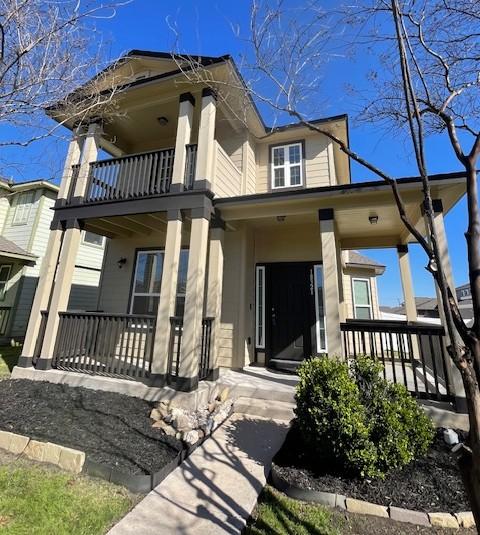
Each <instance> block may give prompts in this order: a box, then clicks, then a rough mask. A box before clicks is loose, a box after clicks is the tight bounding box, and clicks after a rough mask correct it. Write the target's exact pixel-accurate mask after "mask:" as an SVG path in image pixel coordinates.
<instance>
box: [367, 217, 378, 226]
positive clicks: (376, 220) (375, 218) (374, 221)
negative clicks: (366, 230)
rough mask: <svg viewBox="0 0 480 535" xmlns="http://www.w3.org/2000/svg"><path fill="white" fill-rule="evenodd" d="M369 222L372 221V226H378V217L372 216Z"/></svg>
mask: <svg viewBox="0 0 480 535" xmlns="http://www.w3.org/2000/svg"><path fill="white" fill-rule="evenodd" d="M368 220H369V221H370V225H376V224H377V223H378V215H371V216H370V217H369V218H368Z"/></svg>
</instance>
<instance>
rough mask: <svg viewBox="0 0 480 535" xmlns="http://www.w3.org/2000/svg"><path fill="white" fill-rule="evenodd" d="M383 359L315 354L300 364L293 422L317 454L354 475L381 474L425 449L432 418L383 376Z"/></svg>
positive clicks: (311, 449)
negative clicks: (349, 359) (342, 359)
mask: <svg viewBox="0 0 480 535" xmlns="http://www.w3.org/2000/svg"><path fill="white" fill-rule="evenodd" d="M381 372H382V366H381V364H380V363H379V362H378V361H376V360H375V359H373V358H371V357H358V358H357V359H356V360H355V361H354V362H353V363H352V365H351V368H350V369H349V367H348V365H347V364H345V363H343V362H340V361H338V360H334V359H328V358H315V359H312V360H308V361H305V362H304V363H303V364H302V366H301V367H300V369H299V376H300V381H299V384H298V386H297V393H296V401H297V407H296V409H295V412H296V416H297V425H298V427H299V429H300V432H301V434H302V437H303V439H304V441H305V443H306V445H307V446H308V447H309V450H310V454H312V455H314V456H315V458H323V461H324V462H328V463H330V464H331V465H336V466H337V467H339V468H341V469H342V470H343V471H344V472H346V473H348V474H351V475H357V476H361V477H364V476H370V477H384V476H385V474H386V473H387V472H388V471H389V470H391V469H393V468H399V467H401V466H404V465H406V464H408V463H409V462H411V461H412V460H413V459H415V458H416V457H418V456H420V455H423V454H425V453H426V451H427V449H428V447H429V445H430V444H431V442H432V440H433V435H434V429H433V425H432V424H431V422H430V420H429V419H428V417H427V416H426V414H425V413H424V412H423V411H422V409H421V408H420V407H419V406H418V405H417V403H416V401H415V400H414V399H413V398H412V397H411V396H410V394H409V393H408V391H407V390H406V389H405V388H404V387H403V386H401V385H395V384H392V383H389V382H387V381H385V380H384V379H383V378H382V377H381Z"/></svg>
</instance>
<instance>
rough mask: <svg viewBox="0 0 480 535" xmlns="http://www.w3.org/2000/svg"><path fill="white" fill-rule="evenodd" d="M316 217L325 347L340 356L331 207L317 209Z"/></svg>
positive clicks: (337, 286)
mask: <svg viewBox="0 0 480 535" xmlns="http://www.w3.org/2000/svg"><path fill="white" fill-rule="evenodd" d="M318 219H319V223H320V240H321V247H322V262H323V287H324V299H325V318H326V323H327V325H326V331H327V349H328V355H329V356H330V357H341V356H342V335H341V332H340V289H339V280H338V264H337V262H338V260H337V259H338V254H337V241H336V239H335V221H334V212H333V209H332V208H323V209H321V210H319V211H318Z"/></svg>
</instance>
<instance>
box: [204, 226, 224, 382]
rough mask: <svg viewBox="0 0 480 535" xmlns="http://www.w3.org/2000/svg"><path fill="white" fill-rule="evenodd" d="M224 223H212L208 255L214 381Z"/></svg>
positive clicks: (215, 374)
mask: <svg viewBox="0 0 480 535" xmlns="http://www.w3.org/2000/svg"><path fill="white" fill-rule="evenodd" d="M224 235H225V230H224V225H223V221H221V220H220V221H218V220H215V221H212V225H211V227H210V249H209V253H208V285H207V297H206V300H207V305H206V314H205V315H206V316H207V317H210V318H214V320H213V325H212V332H211V341H210V367H211V370H212V373H213V377H212V379H216V378H217V377H218V340H219V333H220V324H221V314H222V285H223V241H224Z"/></svg>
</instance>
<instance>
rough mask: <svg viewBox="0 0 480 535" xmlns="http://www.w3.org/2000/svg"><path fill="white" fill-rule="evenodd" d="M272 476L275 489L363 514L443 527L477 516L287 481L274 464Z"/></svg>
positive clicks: (468, 523)
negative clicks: (420, 508) (400, 504)
mask: <svg viewBox="0 0 480 535" xmlns="http://www.w3.org/2000/svg"><path fill="white" fill-rule="evenodd" d="M270 476H271V481H272V484H273V486H274V487H275V488H276V489H278V490H280V491H281V492H283V493H284V494H286V495H287V496H289V497H290V498H293V499H295V500H302V501H305V502H315V503H319V504H322V505H326V506H329V507H339V508H340V509H343V510H345V511H348V512H350V513H361V514H364V515H373V516H380V517H383V518H391V519H392V520H396V521H398V522H408V523H410V524H417V525H421V526H434V527H442V528H459V527H463V528H473V527H475V520H474V518H473V514H472V513H471V512H470V511H466V512H461V513H455V514H450V513H423V512H421V511H412V510H409V509H402V508H400V507H393V506H390V507H386V506H384V505H377V504H375V503H370V502H365V501H363V500H356V499H354V498H349V497H348V496H343V495H342V494H334V493H331V492H321V491H318V490H307V489H302V488H300V487H297V486H295V485H291V484H290V483H288V481H286V480H285V479H284V478H283V477H282V476H281V475H280V474H279V473H278V471H277V470H276V468H275V465H272V470H271V473H270Z"/></svg>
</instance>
